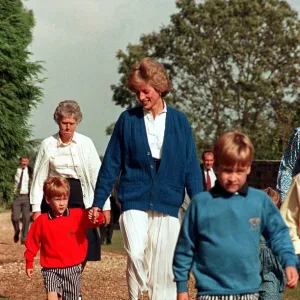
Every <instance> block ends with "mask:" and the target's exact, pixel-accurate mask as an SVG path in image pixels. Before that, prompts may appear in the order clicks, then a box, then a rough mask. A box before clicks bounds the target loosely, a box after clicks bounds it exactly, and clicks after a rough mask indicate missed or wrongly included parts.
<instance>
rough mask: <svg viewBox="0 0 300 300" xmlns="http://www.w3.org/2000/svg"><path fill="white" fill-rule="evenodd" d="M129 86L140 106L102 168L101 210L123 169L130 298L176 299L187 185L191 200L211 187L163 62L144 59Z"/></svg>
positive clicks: (115, 137) (127, 114)
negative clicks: (174, 104)
mask: <svg viewBox="0 0 300 300" xmlns="http://www.w3.org/2000/svg"><path fill="white" fill-rule="evenodd" d="M127 87H128V88H129V90H130V91H132V92H133V93H135V95H136V97H137V99H138V100H139V102H140V104H141V105H140V106H138V107H135V108H132V109H129V110H126V111H124V112H123V113H122V114H121V115H120V117H119V119H118V121H117V123H116V125H115V127H114V131H113V134H112V136H111V139H110V141H109V144H108V147H107V149H106V152H105V155H104V159H103V164H102V166H101V169H100V172H99V176H98V180H97V185H96V190H95V199H94V203H93V206H94V208H93V210H94V211H95V212H97V211H98V209H99V208H100V209H103V204H104V201H105V199H106V198H107V197H108V195H109V194H110V192H111V190H112V188H113V185H114V183H115V181H116V180H117V178H118V177H119V175H120V181H119V187H118V200H119V201H120V204H121V216H120V229H121V232H122V236H123V240H124V247H125V249H126V252H127V258H128V260H127V270H126V277H127V284H128V291H129V299H130V300H137V299H142V295H143V293H144V292H145V291H148V297H149V298H148V299H150V300H170V299H172V300H175V299H176V285H175V283H174V281H173V278H174V277H173V272H172V260H173V255H172V253H173V252H174V249H175V245H176V241H177V238H178V233H179V229H180V223H179V220H178V212H179V208H180V206H181V205H182V203H183V200H184V195H185V188H186V190H187V193H188V195H189V196H190V198H192V197H194V196H195V195H196V194H198V193H199V192H201V191H202V190H203V187H202V178H201V171H200V164H199V160H198V157H197V152H196V147H195V144H194V140H193V135H192V130H191V126H190V124H189V122H188V120H187V118H186V116H185V115H184V114H183V113H182V112H180V111H177V110H175V109H173V108H171V107H170V106H168V105H167V104H166V102H165V100H164V97H165V96H166V95H167V94H168V93H169V92H170V91H171V82H170V80H169V78H168V75H167V72H166V70H165V69H164V67H163V65H162V64H160V63H158V62H156V61H154V60H152V59H151V58H144V59H143V60H142V61H141V62H140V63H138V64H136V65H134V66H133V67H132V70H131V72H130V74H129V76H128V79H127Z"/></svg>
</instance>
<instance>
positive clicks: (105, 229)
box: [100, 180, 121, 245]
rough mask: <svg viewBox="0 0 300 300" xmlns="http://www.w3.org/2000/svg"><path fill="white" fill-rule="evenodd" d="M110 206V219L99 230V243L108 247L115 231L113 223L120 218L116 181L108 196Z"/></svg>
mask: <svg viewBox="0 0 300 300" xmlns="http://www.w3.org/2000/svg"><path fill="white" fill-rule="evenodd" d="M110 206H111V219H110V223H109V224H108V225H102V226H101V227H100V229H101V243H102V244H104V243H106V244H107V245H110V244H111V243H112V237H113V232H114V229H115V225H116V224H115V223H118V222H119V218H120V209H121V206H120V202H119V200H118V180H117V181H116V183H115V185H114V188H113V190H112V193H111V196H110Z"/></svg>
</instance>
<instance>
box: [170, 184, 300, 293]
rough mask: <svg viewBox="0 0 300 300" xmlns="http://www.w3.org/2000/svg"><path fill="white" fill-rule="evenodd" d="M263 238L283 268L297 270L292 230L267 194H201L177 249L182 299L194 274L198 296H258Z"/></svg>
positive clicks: (252, 191) (176, 273) (190, 210)
mask: <svg viewBox="0 0 300 300" xmlns="http://www.w3.org/2000/svg"><path fill="white" fill-rule="evenodd" d="M261 234H262V235H263V236H264V238H265V239H266V241H267V244H268V246H270V248H271V249H272V251H273V253H274V254H275V255H277V256H278V258H279V260H280V262H281V264H282V265H283V267H287V266H293V267H296V265H297V263H298V258H297V256H296V255H295V252H294V248H293V245H292V242H291V239H290V236H289V230H288V228H287V226H286V225H285V223H284V221H283V219H282V218H281V215H280V213H279V211H278V209H277V208H276V207H275V205H274V204H273V202H272V200H271V199H270V198H269V196H268V195H267V194H266V193H264V192H263V191H260V190H256V189H254V188H248V186H247V185H245V186H244V187H243V188H242V190H241V191H239V193H236V194H231V193H228V192H226V191H225V190H223V188H222V187H221V186H220V184H219V183H218V182H217V184H216V186H215V187H214V188H213V189H212V190H211V191H209V192H203V193H200V194H198V195H197V196H196V197H194V199H193V200H192V201H191V204H190V206H189V208H188V210H187V212H186V215H185V217H184V220H183V224H182V228H181V231H180V235H179V239H178V242H177V246H176V249H175V254H174V263H173V271H174V276H175V281H176V283H177V291H178V293H179V292H186V291H187V290H188V288H187V281H188V280H189V272H190V270H191V268H192V271H193V274H194V276H195V280H196V288H197V290H198V295H235V294H248V293H256V292H258V289H259V286H260V283H261V277H260V260H259V239H260V235H261Z"/></svg>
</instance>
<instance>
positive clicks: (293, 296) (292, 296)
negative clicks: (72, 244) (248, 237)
mask: <svg viewBox="0 0 300 300" xmlns="http://www.w3.org/2000/svg"><path fill="white" fill-rule="evenodd" d="M102 249H103V250H105V251H108V252H114V253H122V254H124V255H125V254H126V252H125V250H124V247H123V241H122V235H121V232H120V230H114V233H113V238H112V243H111V244H110V245H102ZM283 300H300V284H299V285H298V288H297V289H286V291H285V293H284V297H283Z"/></svg>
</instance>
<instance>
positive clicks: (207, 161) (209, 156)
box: [200, 151, 217, 191]
mask: <svg viewBox="0 0 300 300" xmlns="http://www.w3.org/2000/svg"><path fill="white" fill-rule="evenodd" d="M202 162H203V163H202V164H201V165H200V167H201V171H202V179H203V187H204V190H205V191H209V190H210V189H211V188H213V187H214V186H215V181H216V179H217V177H216V174H215V172H214V169H213V166H214V154H213V152H212V151H204V152H203V153H202Z"/></svg>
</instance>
